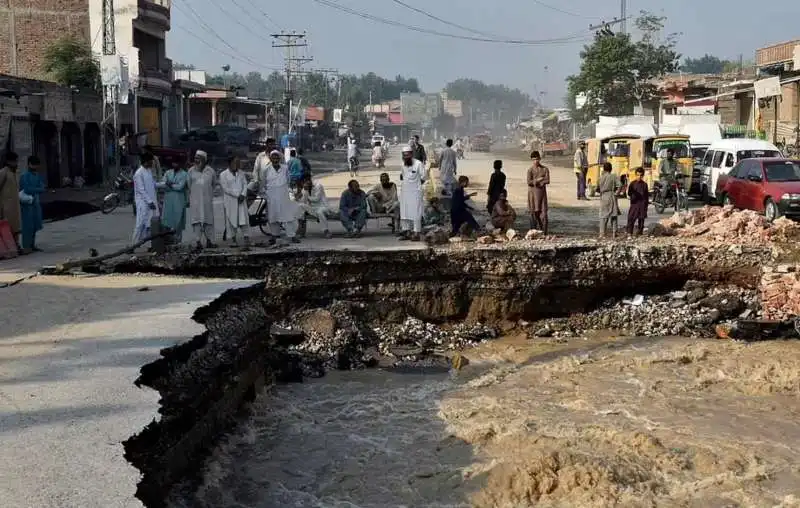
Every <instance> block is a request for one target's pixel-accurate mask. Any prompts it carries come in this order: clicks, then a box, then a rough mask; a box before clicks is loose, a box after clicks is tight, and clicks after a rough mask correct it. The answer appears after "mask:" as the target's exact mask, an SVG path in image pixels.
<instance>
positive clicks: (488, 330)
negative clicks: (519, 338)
mask: <svg viewBox="0 0 800 508" xmlns="http://www.w3.org/2000/svg"><path fill="white" fill-rule="evenodd" d="M359 307H360V306H359V304H355V303H351V302H334V303H333V304H331V305H330V306H329V307H328V308H327V309H314V310H311V311H306V312H302V313H299V314H298V316H295V317H294V318H293V319H291V320H290V321H289V322H285V323H282V324H281V326H282V327H284V328H286V329H291V328H293V327H294V328H297V329H302V330H303V332H304V333H305V340H304V341H303V342H302V343H301V344H298V345H295V346H293V347H292V348H290V350H291V352H292V353H294V354H296V355H297V356H298V358H299V362H300V364H301V369H302V374H303V376H304V377H320V376H322V375H324V373H325V372H326V371H328V370H330V369H338V370H351V369H361V368H366V367H375V366H382V367H401V366H402V367H409V366H414V367H419V366H442V365H445V366H446V365H448V360H447V358H446V357H445V356H444V353H445V352H447V351H457V350H461V349H464V348H468V347H473V346H475V345H477V344H479V343H481V342H482V341H485V340H489V339H493V338H496V337H497V336H498V335H499V330H498V329H497V328H495V327H493V326H488V325H483V324H480V323H459V324H457V325H454V326H450V327H443V326H438V325H435V324H432V323H426V322H424V321H422V320H420V319H417V318H413V317H407V318H406V319H405V321H403V322H402V323H387V324H381V325H380V326H375V325H374V324H371V323H368V322H366V321H365V320H362V319H361V318H360V317H359V314H360V312H359ZM330 320H332V321H333V322H334V325H333V327H330V326H329V324H330V323H331V321H330ZM320 322H321V323H322V324H321V325H320V324H319V323H320ZM312 323H313V324H312Z"/></svg>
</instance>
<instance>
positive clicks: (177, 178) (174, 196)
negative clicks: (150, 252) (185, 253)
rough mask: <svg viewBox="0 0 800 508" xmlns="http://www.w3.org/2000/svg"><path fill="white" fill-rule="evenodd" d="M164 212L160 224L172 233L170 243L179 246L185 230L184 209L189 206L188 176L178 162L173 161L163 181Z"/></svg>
mask: <svg viewBox="0 0 800 508" xmlns="http://www.w3.org/2000/svg"><path fill="white" fill-rule="evenodd" d="M163 184H164V185H163V187H164V210H163V212H162V214H161V224H162V225H163V226H164V227H166V228H169V229H171V230H172V231H174V233H172V241H173V242H174V243H176V244H180V243H181V242H182V241H183V231H184V230H185V229H186V207H187V206H189V174H188V173H187V172H186V169H184V168H182V167H181V164H180V162H178V161H173V162H172V169H169V170H167V173H166V174H165V175H164V180H163Z"/></svg>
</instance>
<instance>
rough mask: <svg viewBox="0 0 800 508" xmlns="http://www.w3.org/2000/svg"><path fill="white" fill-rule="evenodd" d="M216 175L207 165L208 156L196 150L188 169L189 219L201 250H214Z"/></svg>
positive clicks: (196, 242)
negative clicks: (204, 248) (192, 162)
mask: <svg viewBox="0 0 800 508" xmlns="http://www.w3.org/2000/svg"><path fill="white" fill-rule="evenodd" d="M216 184H217V173H216V171H214V168H212V167H211V166H209V165H208V155H207V154H206V152H204V151H202V150H198V151H197V152H196V153H195V155H194V165H193V166H192V167H191V168H190V169H189V219H190V220H191V222H192V230H193V231H194V237H195V244H196V246H197V248H198V249H202V248H203V240H205V246H206V247H207V248H214V247H216V244H215V243H214V240H215V239H216V237H215V236H214V187H215V186H216Z"/></svg>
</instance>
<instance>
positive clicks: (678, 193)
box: [652, 175, 689, 214]
mask: <svg viewBox="0 0 800 508" xmlns="http://www.w3.org/2000/svg"><path fill="white" fill-rule="evenodd" d="M684 178H689V177H688V176H687V175H679V176H677V177H676V181H674V182H672V183H671V184H670V187H669V189H667V192H666V195H664V193H662V192H661V182H654V183H653V192H654V193H655V196H654V197H653V201H652V203H653V207H654V208H655V209H656V212H657V213H659V214H661V213H664V210H666V209H667V208H672V207H675V212H679V211H681V210H684V211H688V210H689V195H688V194H687V193H686V188H685V186H684V185H683V183H682V182H681V180H683V179H684Z"/></svg>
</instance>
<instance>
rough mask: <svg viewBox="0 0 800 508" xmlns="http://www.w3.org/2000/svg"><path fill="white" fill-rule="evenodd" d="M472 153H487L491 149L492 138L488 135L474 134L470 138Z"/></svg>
mask: <svg viewBox="0 0 800 508" xmlns="http://www.w3.org/2000/svg"><path fill="white" fill-rule="evenodd" d="M470 143H471V144H472V151H473V152H488V151H490V150H491V149H492V137H491V136H489V135H488V134H476V135H474V136H472V137H471V138H470Z"/></svg>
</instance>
